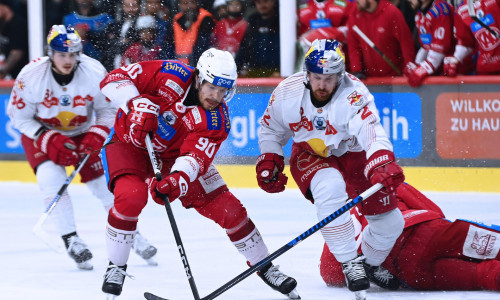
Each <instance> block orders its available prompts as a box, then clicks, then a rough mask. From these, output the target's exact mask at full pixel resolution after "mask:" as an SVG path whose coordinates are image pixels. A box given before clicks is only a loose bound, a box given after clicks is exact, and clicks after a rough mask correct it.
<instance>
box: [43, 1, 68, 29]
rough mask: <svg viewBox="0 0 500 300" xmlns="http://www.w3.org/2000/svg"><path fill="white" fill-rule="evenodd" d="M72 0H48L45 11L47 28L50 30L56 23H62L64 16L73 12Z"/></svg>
mask: <svg viewBox="0 0 500 300" xmlns="http://www.w3.org/2000/svg"><path fill="white" fill-rule="evenodd" d="M70 2H71V1H64V0H46V2H45V6H44V11H45V24H44V26H45V29H46V31H44V32H48V31H49V29H50V28H51V27H52V25H54V24H62V23H63V17H64V16H65V15H67V14H69V13H70V12H71V10H70Z"/></svg>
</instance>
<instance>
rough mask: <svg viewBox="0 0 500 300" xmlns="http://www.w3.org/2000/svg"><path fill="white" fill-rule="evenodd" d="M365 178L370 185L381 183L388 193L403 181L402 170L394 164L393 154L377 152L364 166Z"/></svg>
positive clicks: (387, 151) (384, 151) (383, 151)
mask: <svg viewBox="0 0 500 300" xmlns="http://www.w3.org/2000/svg"><path fill="white" fill-rule="evenodd" d="M365 176H366V178H368V180H370V182H371V183H372V184H376V183H381V184H382V185H384V187H385V189H386V190H387V191H389V192H390V193H392V192H394V191H395V190H396V188H397V187H398V185H400V184H401V183H403V182H404V181H405V175H404V174H403V169H401V167H400V166H399V165H398V164H397V163H396V159H395V157H394V153H393V152H391V151H389V150H378V151H377V152H375V153H373V154H372V155H371V156H370V158H369V159H368V162H367V164H366V166H365Z"/></svg>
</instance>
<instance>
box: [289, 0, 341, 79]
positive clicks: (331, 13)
mask: <svg viewBox="0 0 500 300" xmlns="http://www.w3.org/2000/svg"><path fill="white" fill-rule="evenodd" d="M350 3H351V2H349V1H347V0H345V1H344V0H337V1H331V0H301V3H300V6H299V13H298V14H299V45H300V48H299V51H300V53H299V55H298V58H297V65H298V67H299V70H302V65H303V63H304V55H305V53H306V52H307V50H308V49H309V47H311V44H312V42H313V41H314V40H315V39H332V40H337V41H339V42H341V43H342V44H343V46H342V48H343V49H344V51H345V50H346V49H347V48H346V47H345V42H346V40H347V17H348V13H347V11H346V9H347V7H348V5H349V4H350Z"/></svg>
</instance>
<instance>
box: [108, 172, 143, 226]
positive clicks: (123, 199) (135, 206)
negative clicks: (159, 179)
mask: <svg viewBox="0 0 500 300" xmlns="http://www.w3.org/2000/svg"><path fill="white" fill-rule="evenodd" d="M148 192H149V189H148V185H147V184H146V183H145V182H144V181H143V180H141V179H140V178H139V177H138V176H135V175H123V176H120V177H119V178H118V179H117V180H116V182H115V189H114V191H113V194H114V195H115V203H114V207H115V209H116V210H117V211H118V212H119V213H120V214H123V215H125V216H129V217H137V216H138V215H139V214H140V213H141V211H142V209H143V208H144V207H145V206H146V203H147V202H148Z"/></svg>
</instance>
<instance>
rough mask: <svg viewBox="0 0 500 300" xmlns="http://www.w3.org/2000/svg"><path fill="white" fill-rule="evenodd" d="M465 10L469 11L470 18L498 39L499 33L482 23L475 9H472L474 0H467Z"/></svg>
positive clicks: (499, 37)
mask: <svg viewBox="0 0 500 300" xmlns="http://www.w3.org/2000/svg"><path fill="white" fill-rule="evenodd" d="M467 10H468V11H469V16H470V17H471V18H472V20H474V21H476V22H477V23H478V24H479V25H481V27H483V28H484V29H486V30H488V31H489V32H490V33H491V34H493V35H494V36H495V37H496V38H497V39H500V34H498V32H496V31H494V30H493V29H491V27H490V26H488V25H486V24H484V22H483V21H481V19H479V18H478V17H477V15H476V10H475V9H474V0H467Z"/></svg>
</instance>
